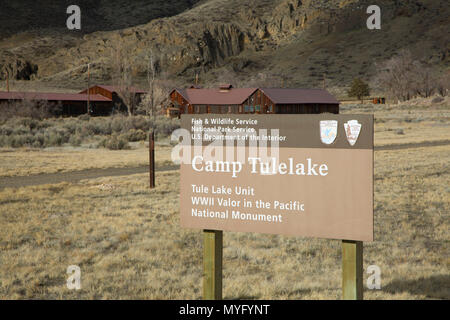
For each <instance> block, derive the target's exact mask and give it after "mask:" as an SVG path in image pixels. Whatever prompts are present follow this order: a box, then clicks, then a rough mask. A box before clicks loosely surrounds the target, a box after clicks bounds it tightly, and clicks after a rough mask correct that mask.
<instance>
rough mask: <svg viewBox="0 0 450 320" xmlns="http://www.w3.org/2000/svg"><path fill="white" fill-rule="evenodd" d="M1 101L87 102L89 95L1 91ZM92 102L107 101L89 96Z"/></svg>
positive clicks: (101, 97) (99, 97) (104, 98)
mask: <svg viewBox="0 0 450 320" xmlns="http://www.w3.org/2000/svg"><path fill="white" fill-rule="evenodd" d="M0 100H47V101H87V100H88V95H87V94H82V93H46V92H5V91H0ZM89 100H90V101H106V102H110V101H111V99H108V98H106V97H104V96H102V95H100V94H91V95H89Z"/></svg>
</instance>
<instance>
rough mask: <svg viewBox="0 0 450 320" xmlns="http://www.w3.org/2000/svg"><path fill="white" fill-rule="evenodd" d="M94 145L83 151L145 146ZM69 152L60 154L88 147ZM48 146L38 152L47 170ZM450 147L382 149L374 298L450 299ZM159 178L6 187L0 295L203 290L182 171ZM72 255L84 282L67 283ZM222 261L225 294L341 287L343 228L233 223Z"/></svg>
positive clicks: (285, 294)
mask: <svg viewBox="0 0 450 320" xmlns="http://www.w3.org/2000/svg"><path fill="white" fill-rule="evenodd" d="M380 118H381V117H380ZM389 121H391V120H387V121H386V122H383V123H382V124H385V123H389ZM430 121H433V120H430ZM402 123H405V122H402ZM379 126H380V123H379V122H378V123H377V125H376V130H379V129H380V127H379ZM432 127H436V126H432ZM417 130H418V131H420V130H426V126H421V125H420V126H418V127H417ZM439 130H440V129H438V133H437V135H440V134H441V133H440V131H439ZM433 137H434V135H433ZM393 142H395V143H398V141H396V140H393ZM377 143H378V141H377ZM46 152H47V151H41V152H40V155H41V156H42V157H43V159H45V156H44V155H45V154H46ZM55 152H56V151H55ZM92 152H93V153H92V154H90V155H89V157H91V158H89V161H81V162H82V163H89V162H92V161H94V160H96V161H97V160H99V161H100V162H101V161H105V165H108V166H110V165H111V164H112V163H113V162H114V161H116V160H111V158H112V156H113V155H114V156H117V157H120V158H121V159H122V160H121V161H123V162H121V161H118V162H117V163H115V162H114V163H115V164H117V165H119V164H127V163H128V161H138V159H142V160H143V161H146V156H147V154H146V153H145V152H144V151H142V152H143V154H142V158H140V157H141V156H140V155H139V152H141V151H135V150H128V151H106V150H101V151H100V150H93V151H92ZM100 152H105V153H100ZM144 153H145V155H144ZM83 154H84V156H87V155H88V154H89V153H88V152H87V151H83ZM54 155H55V156H56V155H57V153H55V154H54ZM60 156H61V157H62V158H58V159H57V160H56V159H55V160H54V162H52V164H54V165H57V164H59V165H61V164H62V163H63V161H61V160H62V159H73V160H74V159H76V158H77V157H79V156H80V154H78V155H76V153H75V155H72V154H70V155H66V154H65V152H64V153H62V154H60ZM23 157H24V158H23V159H25V155H23ZM64 157H68V158H64ZM96 157H97V158H96ZM38 158H39V156H38V154H36V155H35V157H32V159H33V160H32V161H31V162H30V163H32V164H34V166H35V167H36V168H39V170H41V171H42V170H47V169H46V165H45V161H50V160H38ZM50 158H51V157H50ZM449 158H450V146H448V145H446V146H436V147H427V148H411V149H403V150H389V151H377V152H375V242H373V243H366V244H365V245H364V268H365V269H366V268H367V266H368V265H371V264H376V265H378V266H379V267H380V268H381V272H382V274H381V285H382V289H381V290H368V289H365V292H364V294H365V298H366V299H450V274H449V266H450V258H449V257H450V255H449V243H450V233H449V224H450V223H449V221H450V219H449V218H450V217H449V213H450V198H449V196H448V194H449V191H450V188H449V186H450V172H449V171H450V170H449V167H448V159H449ZM102 159H104V160H102ZM10 161H12V160H10ZM108 161H110V162H108ZM111 161H113V162H111ZM139 161H140V160H139ZM139 161H138V162H139ZM68 162H70V161H68ZM18 163H19V162H18ZM77 166H79V164H77ZM24 167H25V166H24ZM60 167H61V166H60ZM63 168H64V167H63ZM77 168H78V167H77ZM11 170H12V171H14V168H12V167H11V169H10V171H9V172H11ZM20 170H24V169H20ZM64 170H70V168H69V167H67V168H65V169H64ZM4 172H8V171H4ZM157 184H158V186H157V188H156V189H154V190H149V188H148V176H147V175H146V174H139V175H132V176H122V177H108V178H101V179H95V180H84V181H81V182H78V183H73V184H69V183H61V184H57V185H42V186H33V187H24V188H18V189H4V190H0V225H1V226H2V228H1V229H0V270H1V272H0V299H11V298H20V299H22V298H38V299H53V298H56V299H78V298H86V299H113V298H115V299H125V298H127V299H200V298H201V290H202V233H201V231H200V230H186V229H181V228H180V226H179V173H178V171H166V172H158V173H157ZM72 264H75V265H79V266H80V267H81V272H82V274H81V276H82V289H81V290H79V291H71V290H68V289H67V288H66V279H67V275H66V269H67V267H68V266H69V265H72ZM223 265H224V282H223V285H224V297H225V298H226V299H244V298H251V299H253V298H254V299H340V297H341V246H340V242H339V241H337V240H324V239H305V238H300V237H287V236H276V235H264V234H251V233H233V232H226V233H224V263H223ZM367 277H368V275H367V274H364V285H365V282H366V280H367Z"/></svg>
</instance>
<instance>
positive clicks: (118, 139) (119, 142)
mask: <svg viewBox="0 0 450 320" xmlns="http://www.w3.org/2000/svg"><path fill="white" fill-rule="evenodd" d="M100 146H102V147H104V148H108V149H109V150H123V149H129V145H128V141H127V140H126V139H125V138H124V137H123V136H118V135H116V134H113V135H111V136H109V137H107V138H104V139H103V140H102V141H101V142H100Z"/></svg>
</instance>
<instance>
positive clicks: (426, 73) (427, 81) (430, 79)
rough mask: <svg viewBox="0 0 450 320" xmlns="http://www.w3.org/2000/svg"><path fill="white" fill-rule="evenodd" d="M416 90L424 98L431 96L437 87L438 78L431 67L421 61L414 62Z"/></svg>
mask: <svg viewBox="0 0 450 320" xmlns="http://www.w3.org/2000/svg"><path fill="white" fill-rule="evenodd" d="M413 73H414V78H413V79H414V84H413V85H414V91H415V94H416V95H419V96H421V97H424V98H428V97H430V96H431V95H432V94H433V92H434V91H435V90H436V88H437V85H438V83H437V78H436V76H435V73H434V70H432V69H431V67H429V66H427V65H425V64H424V63H421V62H419V61H415V62H414V67H413Z"/></svg>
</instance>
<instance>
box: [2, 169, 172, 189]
mask: <svg viewBox="0 0 450 320" xmlns="http://www.w3.org/2000/svg"><path fill="white" fill-rule="evenodd" d="M178 168H179V166H176V165H173V166H166V167H159V168H158V167H157V168H156V171H167V170H177V169H178ZM148 170H149V168H148V166H141V167H128V168H106V169H86V170H80V171H70V172H57V173H43V174H35V175H30V176H17V177H0V189H3V188H19V187H26V186H35V185H40V184H54V183H61V182H78V181H80V180H84V179H96V178H101V177H114V176H126V175H131V174H137V173H146V172H148Z"/></svg>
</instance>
